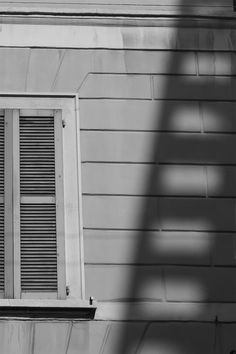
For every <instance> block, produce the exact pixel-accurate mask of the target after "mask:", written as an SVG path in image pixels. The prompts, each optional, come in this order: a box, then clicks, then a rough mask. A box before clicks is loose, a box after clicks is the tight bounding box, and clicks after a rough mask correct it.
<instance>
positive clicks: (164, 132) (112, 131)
mask: <svg viewBox="0 0 236 354" xmlns="http://www.w3.org/2000/svg"><path fill="white" fill-rule="evenodd" d="M80 131H81V132H88V133H90V132H91V133H94V132H96V133H104V132H110V133H115V134H116V133H117V134H118V133H120V132H122V133H127V134H130V133H135V134H137V133H139V134H142V133H148V134H163V135H196V136H199V137H203V136H206V135H221V136H222V135H227V136H228V135H236V132H227V131H226V132H220V131H214V132H212V131H204V132H201V131H200V130H199V131H187V132H186V131H173V130H172V131H170V130H167V131H165V130H154V129H153V130H127V129H125V130H124V129H80Z"/></svg>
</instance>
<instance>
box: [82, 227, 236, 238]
mask: <svg viewBox="0 0 236 354" xmlns="http://www.w3.org/2000/svg"><path fill="white" fill-rule="evenodd" d="M84 231H85V232H86V231H88V232H89V231H95V232H99V231H103V232H107V233H108V232H113V231H114V232H116V233H124V232H128V233H132V234H134V233H136V232H137V231H138V232H139V230H132V229H112V228H89V227H87V228H84ZM140 231H143V230H140ZM144 231H145V232H146V233H152V234H153V233H155V234H156V233H166V230H154V231H153V230H144ZM167 232H168V234H170V233H173V234H176V233H180V232H181V233H182V234H184V233H186V234H188V233H189V232H191V233H195V234H202V233H203V231H201V230H196V231H189V230H181V231H175V230H168V231H167ZM206 233H207V234H209V236H210V234H215V233H217V234H221V233H224V235H225V236H232V235H234V234H235V231H226V232H222V231H211V230H210V231H207V232H206ZM227 234H228V235H227ZM213 236H214V235H213ZM86 237H89V236H86ZM135 237H136V236H135Z"/></svg>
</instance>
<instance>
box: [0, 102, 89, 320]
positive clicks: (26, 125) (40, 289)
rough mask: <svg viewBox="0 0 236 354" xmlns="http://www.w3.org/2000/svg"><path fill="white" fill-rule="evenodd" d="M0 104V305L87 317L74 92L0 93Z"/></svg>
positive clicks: (87, 301)
mask: <svg viewBox="0 0 236 354" xmlns="http://www.w3.org/2000/svg"><path fill="white" fill-rule="evenodd" d="M0 107H2V109H0V306H3V307H5V309H6V306H9V304H10V305H11V306H16V307H19V306H20V307H22V306H23V307H24V306H27V307H29V306H31V307H32V308H38V307H39V308H40V309H41V310H40V311H41V312H43V311H42V307H44V306H46V307H48V308H51V309H53V308H54V307H56V306H59V307H60V308H61V309H62V308H63V307H64V309H65V308H67V309H68V308H71V309H73V311H74V312H73V313H74V314H73V316H76V312H75V309H76V308H77V309H78V308H81V309H83V311H82V310H80V312H79V313H80V314H82V313H83V314H84V315H83V314H82V315H81V316H80V315H79V317H83V316H85V317H86V318H90V317H92V316H93V315H94V313H95V303H94V302H93V303H92V304H91V302H89V300H86V299H85V297H84V269H83V240H82V232H81V230H82V225H81V199H80V198H81V190H80V183H79V182H80V156H79V135H78V133H79V128H78V121H77V119H78V117H77V108H76V97H71V96H70V97H20V95H15V97H2V96H0ZM65 122H66V125H65V124H64V123H65ZM68 289H69V291H68ZM91 295H92V294H91ZM6 300H8V301H7V302H6ZM58 300H60V301H59V302H58ZM85 309H86V310H85ZM63 311H64V312H65V310H63ZM81 311H82V312H81ZM13 312H14V311H13ZM18 312H19V313H21V312H22V311H18ZM52 312H53V311H52ZM66 313H68V311H67V310H66ZM85 314H86V315H85ZM91 314H92V315H91Z"/></svg>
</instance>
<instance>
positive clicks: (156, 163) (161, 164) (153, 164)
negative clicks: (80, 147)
mask: <svg viewBox="0 0 236 354" xmlns="http://www.w3.org/2000/svg"><path fill="white" fill-rule="evenodd" d="M81 163H82V164H83V165H85V164H106V165H109V164H116V165H151V166H228V167H234V166H236V164H235V163H218V164H216V163H215V162H212V163H211V162H196V163H194V162H182V161H179V162H172V161H170V162H142V161H138V162H134V161H99V160H89V161H86V160H84V161H82V162H81Z"/></svg>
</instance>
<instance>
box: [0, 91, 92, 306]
mask: <svg viewBox="0 0 236 354" xmlns="http://www.w3.org/2000/svg"><path fill="white" fill-rule="evenodd" d="M0 109H4V110H7V109H10V110H12V109H17V110H22V109H31V110H32V109H33V110H35V109H36V110H40V109H49V110H54V111H57V112H58V115H60V114H61V115H62V117H61V118H62V121H63V126H64V127H65V129H63V162H64V166H63V174H64V184H63V188H64V217H65V250H66V251H65V271H66V284H65V285H66V286H67V290H68V292H69V294H67V297H66V299H65V300H60V299H40V298H39V299H35V298H34V299H28V298H27V299H9V298H4V299H0V306H9V305H11V306H36V307H37V306H40V307H42V306H49V307H51V306H53V307H54V306H63V307H72V308H74V307H88V306H89V307H93V308H94V306H95V304H94V302H92V303H91V301H88V300H85V288H84V258H83V253H84V250H83V232H82V230H83V227H82V190H81V157H80V138H79V136H80V127H79V115H78V95H77V94H74V93H73V94H51V93H47V94H46V93H44V94H42V93H34V94H32V93H30V94H28V93H25V94H22V93H13V94H12V93H11V94H6V93H3V94H1V93H0ZM55 119H56V118H55ZM75 166H76V167H75ZM71 171H73V173H72V174H71ZM71 178H72V180H71ZM72 188H73V190H72ZM74 189H76V193H75V190H74ZM72 220H73V223H72V226H71V225H70V224H71V222H70V221H72Z"/></svg>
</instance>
